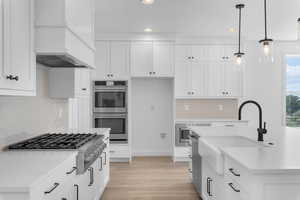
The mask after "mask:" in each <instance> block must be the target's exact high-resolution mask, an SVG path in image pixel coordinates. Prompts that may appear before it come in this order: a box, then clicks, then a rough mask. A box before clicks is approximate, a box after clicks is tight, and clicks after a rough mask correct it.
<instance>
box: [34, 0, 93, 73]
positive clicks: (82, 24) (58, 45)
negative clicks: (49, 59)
mask: <svg viewBox="0 0 300 200" xmlns="http://www.w3.org/2000/svg"><path fill="white" fill-rule="evenodd" d="M35 8H36V17H35V25H36V52H37V54H38V56H39V55H41V56H45V55H51V56H55V55H65V56H66V57H67V59H71V60H75V61H76V63H78V64H79V65H83V66H88V67H91V68H94V67H95V44H94V41H95V36H94V35H95V34H94V32H95V31H94V23H95V5H94V0H51V1H49V0H38V1H35Z"/></svg>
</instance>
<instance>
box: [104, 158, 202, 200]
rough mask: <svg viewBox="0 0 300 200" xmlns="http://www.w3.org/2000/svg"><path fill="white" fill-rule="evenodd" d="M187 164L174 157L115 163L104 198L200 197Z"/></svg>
mask: <svg viewBox="0 0 300 200" xmlns="http://www.w3.org/2000/svg"><path fill="white" fill-rule="evenodd" d="M187 169H188V165H187V164H186V163H175V164H174V163H173V161H172V160H171V158H170V157H136V158H134V159H133V161H132V163H130V164H128V163H113V164H111V176H110V182H109V184H108V186H107V188H106V190H105V192H104V194H103V197H102V200H198V199H199V198H198V195H197V193H196V191H195V189H194V187H193V185H192V184H191V181H190V179H189V177H188V172H187V171H188V170H187Z"/></svg>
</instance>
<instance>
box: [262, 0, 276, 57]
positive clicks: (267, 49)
mask: <svg viewBox="0 0 300 200" xmlns="http://www.w3.org/2000/svg"><path fill="white" fill-rule="evenodd" d="M264 17H265V38H264V39H262V40H260V41H259V43H260V44H262V45H263V55H264V56H265V58H268V59H271V60H273V58H272V50H273V48H272V46H273V40H272V39H270V38H268V25H267V0H264Z"/></svg>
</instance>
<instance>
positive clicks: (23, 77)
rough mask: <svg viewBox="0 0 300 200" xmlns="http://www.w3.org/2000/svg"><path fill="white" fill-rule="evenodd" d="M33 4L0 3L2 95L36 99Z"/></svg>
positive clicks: (26, 0) (20, 0)
mask: <svg viewBox="0 0 300 200" xmlns="http://www.w3.org/2000/svg"><path fill="white" fill-rule="evenodd" d="M33 13H34V2H33V0H0V46H1V47H0V95H35V90H36V64H35V63H36V62H35V53H34V37H33V35H34V34H33V33H34V17H33V16H34V15H33Z"/></svg>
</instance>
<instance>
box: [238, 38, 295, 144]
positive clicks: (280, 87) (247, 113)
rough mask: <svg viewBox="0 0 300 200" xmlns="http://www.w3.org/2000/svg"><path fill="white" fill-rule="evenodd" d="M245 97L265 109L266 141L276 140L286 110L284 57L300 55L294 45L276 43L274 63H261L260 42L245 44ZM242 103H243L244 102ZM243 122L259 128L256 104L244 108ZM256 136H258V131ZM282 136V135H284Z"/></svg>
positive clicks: (291, 43) (290, 43) (293, 43)
mask: <svg viewBox="0 0 300 200" xmlns="http://www.w3.org/2000/svg"><path fill="white" fill-rule="evenodd" d="M246 44H247V45H246V55H247V56H246V67H245V98H244V99H243V100H248V99H253V100H256V101H258V102H259V103H260V104H261V105H262V108H263V120H264V121H266V122H267V129H268V134H267V135H266V138H272V139H276V138H279V137H280V135H278V134H281V132H280V131H278V130H281V129H280V127H282V125H283V115H284V113H283V111H284V106H285V105H284V98H283V96H284V95H285V94H284V92H283V91H284V88H285V76H284V73H285V70H286V69H285V67H286V65H285V59H284V58H285V55H287V54H300V49H299V48H298V46H297V45H296V44H295V42H276V43H275V45H274V50H275V51H274V58H275V60H274V63H262V62H259V59H258V57H259V55H260V53H261V51H260V50H261V48H262V47H261V46H260V45H259V44H258V42H257V41H253V42H250V41H249V42H247V43H246ZM243 100H242V101H243ZM243 119H249V120H250V125H251V126H253V127H258V112H257V108H256V107H255V106H253V105H248V106H246V107H245V108H244V112H243ZM253 134H257V133H256V131H255V132H254V133H253ZM282 134H283V133H282Z"/></svg>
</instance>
